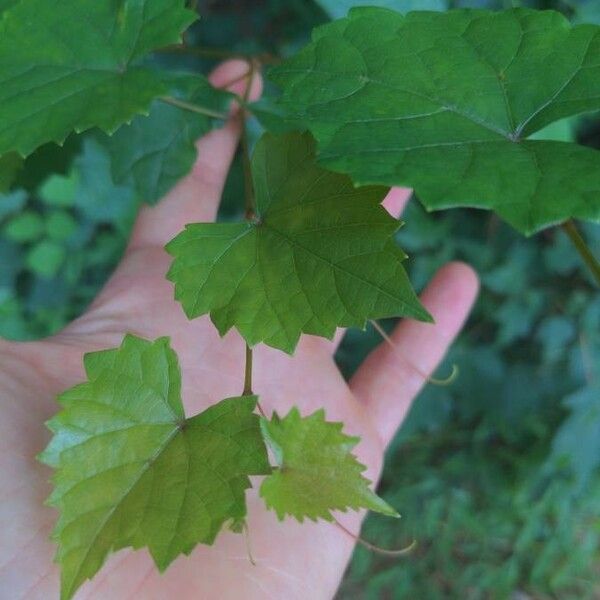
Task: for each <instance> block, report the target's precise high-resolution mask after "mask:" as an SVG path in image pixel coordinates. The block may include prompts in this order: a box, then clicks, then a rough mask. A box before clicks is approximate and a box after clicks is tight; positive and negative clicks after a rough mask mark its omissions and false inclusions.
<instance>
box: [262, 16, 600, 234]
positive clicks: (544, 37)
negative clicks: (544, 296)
mask: <svg viewBox="0 0 600 600" xmlns="http://www.w3.org/2000/svg"><path fill="white" fill-rule="evenodd" d="M271 74H272V77H273V79H274V81H275V82H276V83H277V84H279V85H280V86H282V88H283V95H282V100H281V102H282V105H283V106H284V108H286V109H287V110H288V111H289V113H290V118H292V119H297V120H301V121H302V122H304V123H305V125H306V127H308V128H309V129H310V131H312V133H313V134H314V135H315V137H316V138H317V140H318V142H319V157H320V162H321V163H322V164H323V165H324V166H326V167H327V168H330V169H333V170H336V171H340V172H343V173H348V174H349V175H351V176H352V178H353V180H354V181H355V182H356V183H358V184H364V183H383V184H386V185H405V186H410V187H414V188H415V190H416V192H417V194H418V196H419V198H420V199H421V201H422V202H423V203H424V205H425V206H426V207H427V208H428V209H430V210H437V209H443V208H451V207H456V206H470V207H478V208H486V209H491V210H494V211H495V212H496V213H498V214H499V215H500V216H501V217H502V218H503V219H505V220H506V221H508V222H509V223H511V224H512V225H513V226H514V227H515V228H517V229H518V230H520V231H521V232H523V233H526V234H531V233H534V232H536V231H538V230H540V229H543V228H544V227H547V226H549V225H552V224H555V223H558V222H561V221H564V220H565V219H568V218H570V217H577V218H581V219H588V220H592V221H598V220H600V152H598V151H597V150H593V149H591V148H585V147H582V146H579V145H577V144H570V143H561V142H556V141H547V140H544V141H542V140H531V139H528V138H529V136H531V134H533V133H535V132H536V131H539V130H540V129H543V128H544V127H545V126H546V125H549V124H550V123H552V122H554V121H557V120H560V119H563V118H565V117H569V116H571V115H576V114H579V113H583V112H586V111H592V110H596V109H598V108H600V28H598V27H597V26H592V25H580V26H576V27H571V26H570V25H569V23H568V21H567V20H566V19H565V18H564V17H562V16H561V15H560V14H558V13H555V12H551V11H546V12H538V11H532V10H525V9H514V10H507V11H502V12H496V13H492V12H485V11H472V10H458V11H451V12H447V13H434V12H416V13H409V14H407V15H406V16H403V15H401V14H398V13H395V12H393V11H389V10H386V9H373V8H371V9H354V10H352V11H351V12H350V15H349V17H348V18H347V19H342V20H340V21H336V22H334V23H331V24H329V25H325V26H324V27H321V28H319V29H317V30H316V32H315V33H314V36H313V41H312V42H311V43H310V44H309V45H308V46H307V47H306V48H305V49H304V50H303V51H301V52H300V53H299V54H297V55H296V56H294V57H292V58H291V59H289V60H288V61H286V62H285V63H283V64H282V65H281V66H279V67H276V68H275V69H273V70H272V72H271Z"/></svg>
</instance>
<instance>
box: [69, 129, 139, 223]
mask: <svg viewBox="0 0 600 600" xmlns="http://www.w3.org/2000/svg"><path fill="white" fill-rule="evenodd" d="M73 170H74V177H75V178H76V180H77V186H76V191H75V206H76V207H77V208H78V209H79V210H81V211H82V212H83V213H84V214H85V215H86V216H87V217H88V218H89V219H90V220H92V221H94V222H98V223H105V222H106V223H111V224H113V225H114V226H115V227H116V228H117V229H118V230H119V231H121V233H123V234H124V235H129V233H130V229H131V223H132V222H133V219H134V218H135V215H136V212H137V208H138V202H137V199H136V196H135V192H134V190H133V188H132V187H131V186H130V185H117V184H115V183H114V182H113V180H112V176H111V166H110V156H109V154H108V152H107V150H106V148H105V147H104V146H103V145H102V144H101V143H100V142H99V141H98V140H97V139H96V138H95V137H88V138H86V139H85V140H84V142H83V147H82V152H81V154H80V155H79V156H77V158H76V159H75V161H74V163H73Z"/></svg>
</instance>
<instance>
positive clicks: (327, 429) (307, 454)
mask: <svg viewBox="0 0 600 600" xmlns="http://www.w3.org/2000/svg"><path fill="white" fill-rule="evenodd" d="M260 425H261V429H262V432H263V435H264V438H265V441H266V442H267V444H268V445H269V446H270V448H271V450H272V451H273V454H274V456H275V460H276V462H277V465H278V468H277V469H275V470H274V471H273V473H272V474H271V475H269V476H268V477H266V478H265V480H264V481H263V483H262V485H261V487H260V495H261V496H262V497H263V498H264V500H265V503H266V505H267V507H268V508H270V509H271V510H274V511H275V512H276V513H277V517H278V518H279V519H280V520H283V519H284V518H285V516H286V515H291V516H292V517H294V518H296V519H297V520H298V521H300V522H302V521H303V520H304V519H305V518H309V519H312V520H313V521H316V520H317V519H325V520H326V521H333V520H334V517H333V515H332V514H331V511H333V510H342V511H346V510H347V509H349V508H350V509H353V510H359V509H361V508H367V509H369V510H374V511H376V512H380V513H383V514H385V515H389V516H391V517H397V516H399V515H398V513H397V512H396V511H395V510H394V509H393V508H392V507H391V506H390V505H389V504H388V503H387V502H385V501H384V500H382V499H381V498H380V497H379V496H377V494H375V493H374V492H373V491H372V490H371V489H370V488H369V484H370V481H369V480H368V479H366V478H365V477H363V475H362V472H363V471H364V470H365V469H366V467H365V466H364V465H362V464H361V463H360V462H358V460H357V459H356V457H355V456H354V455H353V454H352V453H351V450H352V448H354V446H356V444H357V443H358V442H359V441H360V439H359V438H357V437H350V436H348V435H345V434H344V433H342V427H343V423H334V422H331V421H326V420H325V412H324V411H323V410H318V411H316V412H314V413H313V414H312V415H309V416H308V417H302V416H300V413H299V412H298V409H297V408H292V410H290V412H289V413H288V414H287V415H286V416H285V417H283V418H280V417H279V416H278V415H277V413H274V414H273V417H272V419H271V420H270V421H269V420H267V419H264V418H263V419H261V421H260Z"/></svg>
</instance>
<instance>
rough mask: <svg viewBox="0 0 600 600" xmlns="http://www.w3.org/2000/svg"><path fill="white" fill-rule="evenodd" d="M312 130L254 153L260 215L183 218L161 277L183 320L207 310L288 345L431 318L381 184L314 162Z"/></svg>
mask: <svg viewBox="0 0 600 600" xmlns="http://www.w3.org/2000/svg"><path fill="white" fill-rule="evenodd" d="M314 150H315V149H314V140H313V139H312V137H311V136H310V135H309V134H303V135H301V134H297V133H296V134H286V135H281V136H274V135H270V134H267V135H265V136H263V138H262V139H261V140H260V141H259V143H258V144H257V147H256V151H255V153H254V156H253V160H252V171H253V175H254V188H255V192H256V208H257V218H256V220H255V221H254V222H251V223H249V222H247V223H218V224H212V223H211V224H209V223H196V224H192V225H187V226H186V228H185V230H184V231H183V232H182V233H180V234H179V235H178V236H177V237H176V238H175V239H174V240H173V241H171V242H170V243H169V244H168V245H167V251H168V252H169V253H170V254H171V255H172V256H174V260H173V263H172V266H171V269H170V270H169V273H168V275H167V277H168V278H169V279H170V280H171V281H173V282H174V283H175V297H176V299H177V300H179V301H180V302H181V304H182V305H183V308H184V310H185V312H186V314H187V316H188V317H189V318H195V317H198V316H200V315H203V314H206V313H209V312H210V315H211V318H212V320H213V322H214V323H215V325H216V327H217V328H218V330H219V332H220V333H221V334H222V335H223V334H225V333H226V332H227V331H228V330H229V329H230V328H231V327H236V328H237V329H238V331H239V332H240V333H241V335H242V336H243V337H244V338H245V339H246V341H247V342H248V343H249V344H250V345H254V344H257V343H259V342H264V343H266V344H268V345H270V346H273V347H275V348H280V349H281V350H284V351H286V352H289V353H291V352H293V351H294V349H295V347H296V344H297V343H298V339H299V337H300V334H301V333H308V334H313V335H320V336H325V337H329V338H331V337H332V336H333V334H334V332H335V329H336V327H349V326H355V327H364V326H365V323H366V320H367V319H375V318H383V317H388V316H396V315H404V316H410V317H415V318H418V319H422V320H428V319H430V317H429V315H428V313H427V312H426V311H425V309H423V308H422V306H421V305H420V303H419V301H418V300H417V298H416V296H415V294H414V292H413V290H412V288H411V287H410V283H409V281H408V278H407V276H406V273H405V271H404V268H403V266H402V262H403V260H404V259H405V255H404V253H403V252H402V250H400V248H399V247H398V246H397V245H396V244H395V242H394V239H393V238H394V234H395V233H396V231H397V230H398V228H399V226H400V223H399V222H398V221H397V220H396V219H394V218H392V217H391V216H390V215H389V214H388V213H387V211H386V210H385V209H384V208H383V207H382V206H381V205H380V202H381V200H382V199H383V197H384V195H385V193H386V191H387V189H386V188H383V187H363V188H359V189H356V188H354V187H353V185H352V182H351V181H350V179H349V178H348V177H346V176H343V175H339V174H336V173H332V172H329V171H326V170H324V169H322V168H320V167H319V166H318V165H317V164H316V162H315V155H314Z"/></svg>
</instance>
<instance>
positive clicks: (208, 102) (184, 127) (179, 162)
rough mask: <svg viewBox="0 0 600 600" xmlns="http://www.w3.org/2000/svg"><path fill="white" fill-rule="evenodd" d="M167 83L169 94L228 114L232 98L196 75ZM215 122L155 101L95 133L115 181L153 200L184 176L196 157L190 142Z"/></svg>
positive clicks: (194, 140) (176, 78) (210, 118)
mask: <svg viewBox="0 0 600 600" xmlns="http://www.w3.org/2000/svg"><path fill="white" fill-rule="evenodd" d="M171 87H172V96H174V97H177V98H178V99H180V100H184V101H186V102H189V103H191V104H196V105H200V106H202V107H204V108H207V109H209V110H211V111H213V112H215V113H222V114H227V111H228V105H229V103H230V101H231V99H232V97H233V96H232V94H230V93H229V92H226V91H223V90H218V89H215V88H213V87H212V86H211V85H210V83H209V82H208V81H207V80H206V78H204V77H202V76H197V75H181V76H176V77H173V79H172V82H171ZM215 123H222V121H220V120H219V119H215V118H212V117H210V116H206V115H202V114H198V113H195V112H191V111H189V110H185V109H182V108H178V107H176V106H171V105H169V104H166V103H164V102H161V101H160V100H155V101H154V102H153V104H152V105H151V107H150V113H149V115H148V116H144V115H140V116H137V117H135V118H134V119H133V121H132V122H131V124H130V125H124V126H123V127H121V128H120V129H119V130H118V131H117V132H116V133H114V134H113V135H112V136H108V135H106V134H102V133H100V134H99V136H98V138H99V140H100V142H101V143H102V144H103V145H104V146H105V147H106V149H107V150H108V153H109V154H110V157H111V165H112V175H113V180H114V182H115V183H116V184H117V185H122V184H129V185H131V186H132V187H133V188H134V189H135V191H136V193H137V195H138V196H139V198H140V199H141V200H143V201H145V202H149V203H154V202H156V201H157V200H160V198H162V197H163V196H164V195H165V194H166V193H167V192H168V191H169V190H170V189H171V188H172V187H173V186H174V185H175V184H176V183H177V182H178V181H179V180H180V179H181V178H182V177H184V176H185V175H187V173H188V172H189V170H190V169H191V168H192V165H193V164H194V161H195V159H196V154H197V153H196V144H195V142H196V141H197V140H198V138H199V137H201V136H202V135H204V134H205V133H208V131H210V129H211V128H212V127H213V125H214V124H215Z"/></svg>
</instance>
